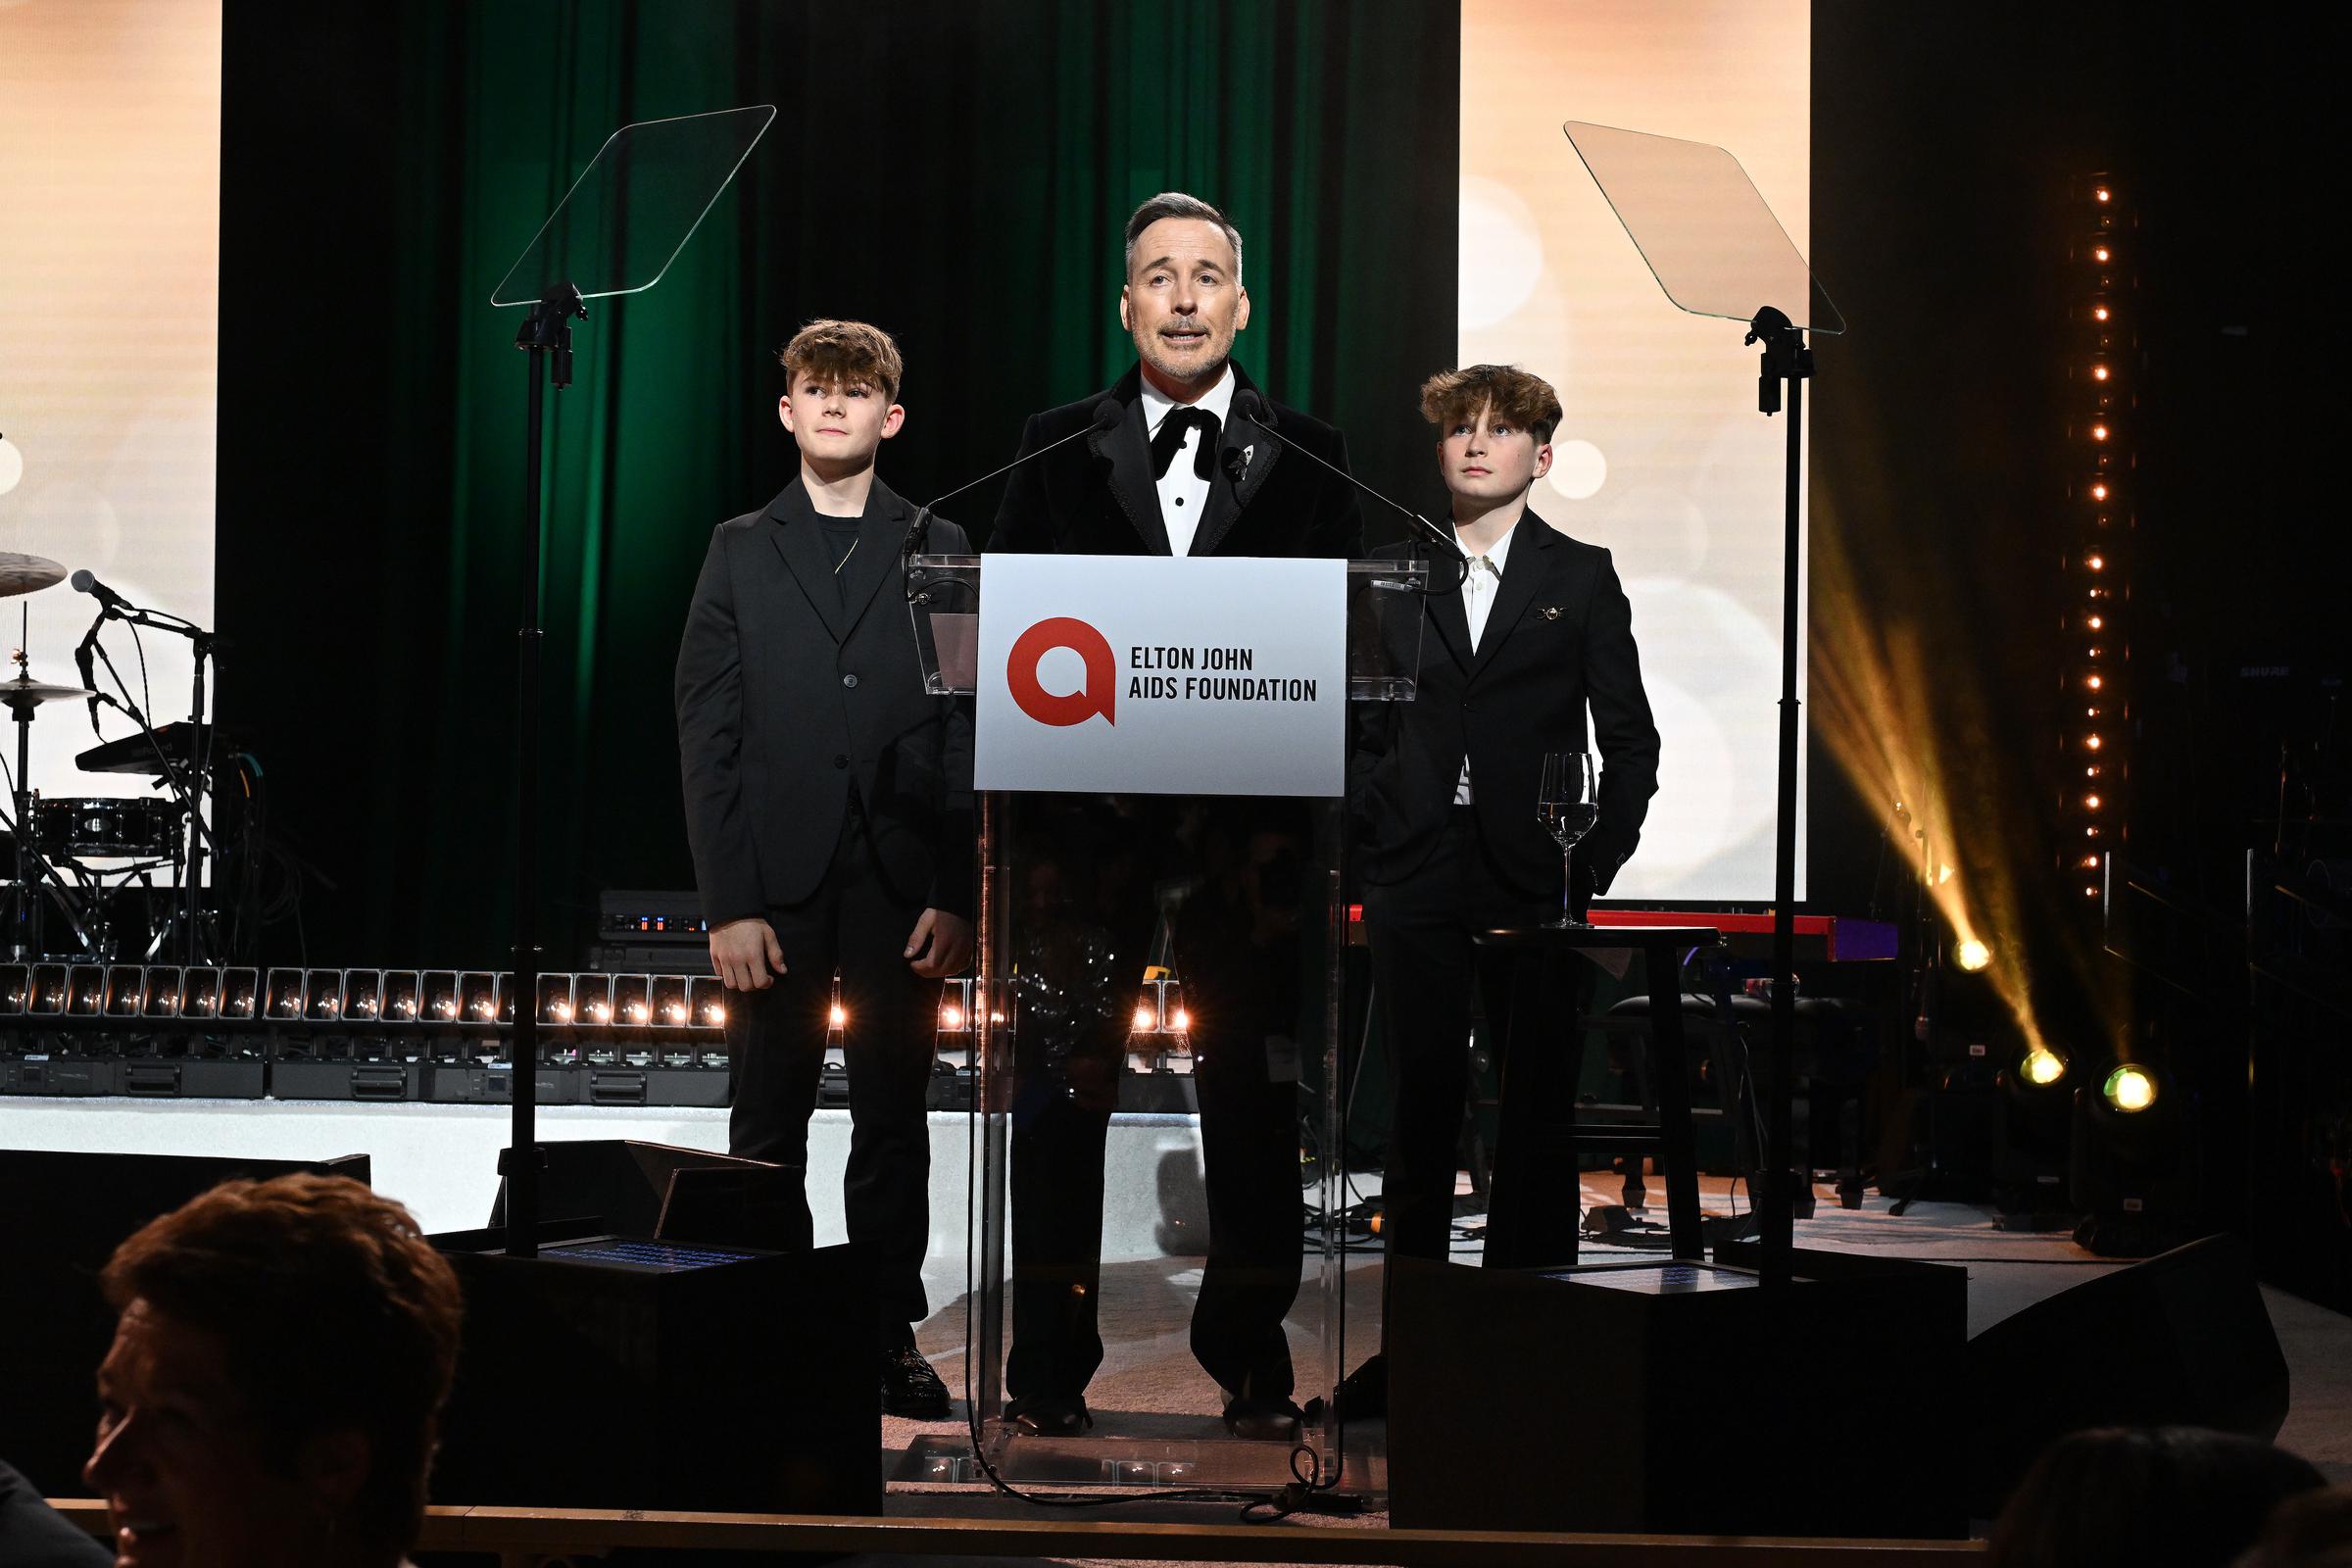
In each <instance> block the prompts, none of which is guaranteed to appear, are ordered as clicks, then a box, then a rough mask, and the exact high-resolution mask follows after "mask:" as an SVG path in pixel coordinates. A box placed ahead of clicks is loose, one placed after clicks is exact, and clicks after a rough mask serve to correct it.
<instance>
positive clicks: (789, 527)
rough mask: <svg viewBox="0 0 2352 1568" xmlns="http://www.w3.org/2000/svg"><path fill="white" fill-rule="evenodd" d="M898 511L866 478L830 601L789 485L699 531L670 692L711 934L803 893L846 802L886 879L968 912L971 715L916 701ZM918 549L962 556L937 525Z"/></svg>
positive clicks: (805, 513)
mask: <svg viewBox="0 0 2352 1568" xmlns="http://www.w3.org/2000/svg"><path fill="white" fill-rule="evenodd" d="M911 515H912V514H911V510H910V509H909V508H908V507H907V503H906V502H905V501H903V500H901V499H900V498H899V496H898V495H897V494H895V493H894V492H893V491H891V490H890V488H889V487H888V486H886V485H884V484H883V483H882V481H881V480H879V479H876V480H875V481H874V488H873V494H872V497H871V499H870V500H869V502H868V504H867V507H866V516H865V522H864V524H863V526H862V528H861V529H860V530H859V533H858V548H857V551H856V552H855V553H854V554H853V555H852V556H851V557H850V558H849V560H848V562H847V563H846V564H844V565H843V567H842V569H841V573H840V579H839V585H838V587H837V586H836V582H835V576H834V570H833V561H832V559H831V557H830V555H829V554H828V553H827V551H826V549H825V546H824V541H823V539H822V538H821V537H820V534H819V529H818V524H817V521H816V514H815V511H814V509H813V508H812V507H811V506H810V505H809V492H808V489H807V487H806V486H805V485H804V484H803V483H802V482H801V481H800V480H799V479H798V478H795V479H794V480H793V482H792V483H791V484H790V485H788V486H787V487H786V488H785V490H784V493H783V494H782V495H779V496H777V497H776V499H775V500H774V501H773V502H771V503H769V505H768V506H767V507H766V508H765V509H764V510H762V511H760V512H753V513H747V514H745V515H743V516H740V517H735V518H732V519H730V520H729V521H726V522H722V523H720V524H719V525H718V527H717V529H716V530H715V531H714V532H712V534H711V553H710V554H709V556H707V557H706V558H705V559H704V562H703V574H702V578H701V580H700V581H698V582H697V583H696V584H695V588H694V603H693V606H692V608H691V609H690V610H689V611H688V612H687V615H686V631H685V635H684V637H683V638H682V639H681V640H680V642H679V645H678V672H677V687H676V691H677V711H678V757H679V767H680V771H681V774H682V776H683V780H684V784H685V792H686V837H687V840H688V842H689V843H690V844H691V845H692V847H693V850H694V871H695V881H696V882H697V884H698V885H699V886H700V887H701V889H702V898H703V915H704V917H705V918H706V919H708V920H709V921H710V922H711V924H712V925H714V926H715V925H718V924H720V923H722V922H724V921H727V920H735V919H741V918H743V917H744V916H747V915H756V914H760V913H762V912H763V911H765V910H766V909H767V908H769V907H772V906H776V905H788V904H797V903H799V902H800V901H801V900H803V899H806V898H807V897H809V895H810V894H811V893H813V892H815V891H816V889H817V886H818V884H819V883H820V882H821V881H822V880H823V879H824V875H825V871H826V869H827V867H828V866H830V865H831V863H832V860H833V852H834V848H835V846H836V845H837V844H838V843H839V842H840V839H841V830H842V823H843V820H844V818H845V816H846V814H847V812H848V810H849V805H850V791H851V790H852V789H853V788H855V789H856V790H857V792H858V800H859V802H860V803H861V804H862V805H863V807H864V810H865V815H866V820H867V822H868V824H869V827H870V830H871V832H872V835H873V845H874V853H875V856H876V858H878V859H879V860H880V862H881V865H882V871H883V874H884V876H886V877H887V878H888V879H889V880H890V882H891V883H892V884H893V885H894V886H895V887H896V888H897V889H898V890H899V891H900V892H901V893H902V894H903V895H904V896H906V897H907V898H909V899H916V900H920V901H922V902H923V903H924V904H925V905H926V906H929V907H937V908H941V909H945V910H948V911H950V912H952V913H956V914H963V915H968V914H970V912H971V908H972V887H971V871H972V866H971V852H972V834H971V814H972V729H971V717H970V713H969V711H967V710H966V709H965V708H964V707H963V706H962V705H961V704H959V703H958V702H956V700H955V699H953V698H946V697H932V696H929V695H927V694H926V693H925V692H924V690H923V679H922V673H921V669H920V667H919V665H918V662H917V659H916V653H915V644H914V630H913V626H912V623H911V622H910V621H909V620H908V618H907V604H906V599H905V595H904V593H903V591H902V585H903V583H904V567H903V565H902V564H901V562H900V557H899V547H900V544H901V542H902V541H903V539H904V538H905V536H906V532H907V523H908V522H909V521H910V520H911ZM931 548H932V549H933V550H936V551H939V552H941V553H943V554H948V555H956V554H962V553H965V552H968V551H969V550H970V548H971V546H970V545H969V543H968V542H967V541H966V540H965V538H964V534H963V530H962V529H961V528H958V527H957V526H956V524H954V523H952V522H948V521H946V520H944V519H941V518H937V517H935V518H933V519H932V522H931ZM845 606H846V607H845Z"/></svg>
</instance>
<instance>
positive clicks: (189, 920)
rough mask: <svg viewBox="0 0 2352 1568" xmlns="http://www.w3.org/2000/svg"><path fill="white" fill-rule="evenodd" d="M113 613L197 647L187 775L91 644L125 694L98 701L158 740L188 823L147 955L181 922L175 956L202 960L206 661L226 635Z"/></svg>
mask: <svg viewBox="0 0 2352 1568" xmlns="http://www.w3.org/2000/svg"><path fill="white" fill-rule="evenodd" d="M109 617H110V618H112V619H115V620H120V621H122V622H123V623H124V624H125V625H131V626H145V627H148V628H149V629H151V630H154V631H161V632H169V633H171V634H172V635H173V636H175V637H185V638H187V639H188V642H189V644H190V646H191V647H192V648H193V649H194V651H195V662H196V676H195V692H194V695H193V698H192V700H191V704H190V708H189V711H188V735H189V744H188V765H187V771H186V773H185V774H184V775H183V774H182V773H181V771H180V768H179V765H178V764H177V763H176V762H174V761H173V760H172V757H171V755H170V754H169V753H168V752H167V751H166V749H165V747H164V744H163V741H162V740H161V738H160V737H158V736H157V734H156V732H155V726H154V725H153V724H151V723H150V722H148V719H147V715H146V714H145V713H143V712H141V711H139V710H138V707H137V705H135V704H133V703H131V702H129V701H128V700H127V699H128V697H129V695H130V688H129V687H128V686H126V685H124V684H123V677H122V674H121V673H120V672H119V671H117V670H116V668H115V662H114V660H113V659H111V658H109V657H108V655H107V652H106V645H105V644H104V643H94V644H92V647H93V649H94V651H95V652H96V653H97V655H98V660H99V662H101V663H103V664H105V665H106V668H107V673H108V674H110V675H113V676H114V678H115V684H116V685H117V686H118V687H121V688H122V691H123V698H122V699H117V698H114V697H110V696H108V695H107V694H105V693H104V692H101V693H99V694H98V701H100V702H102V703H104V704H106V706H107V707H109V708H112V709H114V710H115V711H117V712H120V713H122V714H123V716H124V717H125V718H128V719H129V720H130V721H131V722H132V723H134V724H136V725H138V727H139V732H140V733H141V734H143V735H145V736H146V737H147V740H148V743H149V744H150V745H152V746H154V748H155V757H156V760H157V762H159V763H160V764H161V765H162V767H163V779H164V784H165V787H166V788H168V789H170V790H171V791H172V797H173V799H174V800H176V801H177V802H178V804H179V809H180V816H181V818H182V820H183V821H184V822H185V824H186V826H185V829H184V832H185V834H186V837H185V839H184V840H183V841H182V843H183V848H182V849H181V851H180V852H179V854H177V855H176V856H175V857H174V858H173V860H172V875H173V877H174V879H175V880H176V881H177V884H178V885H177V886H176V887H175V888H174V890H173V893H174V897H173V900H172V904H173V908H172V913H171V914H170V915H169V916H168V917H167V918H166V919H165V921H164V923H163V929H162V931H161V932H157V933H154V934H153V935H151V937H150V940H149V943H148V955H149V956H153V955H154V954H155V953H157V952H159V951H161V950H162V949H163V948H164V946H165V945H166V944H165V939H166V937H167V935H169V934H170V933H172V930H173V928H175V927H176V928H177V935H176V937H175V938H174V939H172V941H171V943H170V946H171V948H172V957H173V959H174V960H175V961H177V962H180V963H184V964H201V963H203V962H204V961H205V953H206V946H207V945H206V942H205V935H206V927H207V926H208V925H209V924H210V923H211V920H212V910H210V909H209V908H207V907H205V902H204V860H205V850H206V848H207V845H208V844H209V842H210V840H211V838H212V828H211V826H210V824H208V823H207V822H206V821H205V819H204V802H205V787H206V785H207V783H208V782H209V781H210V775H211V772H212V760H213V758H212V750H213V748H212V726H211V725H209V724H208V723H207V722H206V721H205V707H204V666H205V664H206V662H208V661H211V660H215V659H217V658H218V657H219V651H220V650H221V648H223V647H225V646H226V640H225V639H223V638H221V637H219V636H217V635H215V634H214V633H212V632H208V631H205V630H203V629H202V628H201V627H199V626H197V625H196V623H195V622H193V621H190V620H184V619H182V618H181V617H179V616H177V615H172V614H168V613H164V612H162V611H154V610H138V609H132V608H127V607H126V608H123V609H117V610H113V611H111V612H109Z"/></svg>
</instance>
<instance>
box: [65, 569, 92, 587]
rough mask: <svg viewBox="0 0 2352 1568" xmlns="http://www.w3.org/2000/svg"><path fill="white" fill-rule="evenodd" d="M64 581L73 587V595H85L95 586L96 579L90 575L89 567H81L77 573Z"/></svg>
mask: <svg viewBox="0 0 2352 1568" xmlns="http://www.w3.org/2000/svg"><path fill="white" fill-rule="evenodd" d="M66 581H68V582H70V583H72V584H73V591H74V592H75V593H77V594H86V593H88V592H89V591H90V589H91V588H92V587H93V586H95V585H96V583H97V581H98V579H97V578H95V577H93V576H91V575H90V568H89V567H87V566H83V567H82V568H80V569H79V570H78V571H76V572H74V573H73V576H71V577H68V578H67V579H66Z"/></svg>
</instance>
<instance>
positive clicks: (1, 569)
mask: <svg viewBox="0 0 2352 1568" xmlns="http://www.w3.org/2000/svg"><path fill="white" fill-rule="evenodd" d="M65 580H66V568H65V567H63V566H61V565H59V564H57V563H56V562H54V561H51V560H50V559H49V558H48V557H47V556H27V555H25V554H22V553H21V552H18V551H15V550H0V597H6V596H7V595H9V594H29V593H37V592H39V591H40V590H41V589H43V588H49V587H54V586H55V585H56V584H58V583H61V582H64V581H65Z"/></svg>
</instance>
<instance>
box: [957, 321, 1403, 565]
mask: <svg viewBox="0 0 2352 1568" xmlns="http://www.w3.org/2000/svg"><path fill="white" fill-rule="evenodd" d="M1233 378H1234V383H1235V385H1234V391H1235V394H1236V396H1237V398H1238V396H1239V394H1240V393H1241V392H1242V391H1244V390H1249V391H1255V390H1256V387H1255V385H1254V384H1253V383H1252V382H1251V381H1250V377H1249V376H1247V375H1245V374H1244V373H1243V372H1242V368H1241V367H1240V366H1238V365H1236V366H1235V367H1234V368H1233ZM1260 395H1261V396H1262V395H1263V394H1260ZM1104 397H1110V398H1115V399H1117V400H1118V402H1119V403H1120V404H1121V405H1123V408H1124V412H1123V414H1122V416H1121V417H1120V419H1119V422H1118V423H1117V424H1116V425H1115V426H1113V427H1112V428H1111V429H1110V430H1108V431H1097V432H1095V433H1093V434H1091V435H1089V436H1088V437H1087V438H1086V439H1085V440H1083V441H1071V442H1070V443H1069V444H1068V445H1067V446H1064V447H1061V448H1058V449H1057V450H1055V451H1053V452H1049V453H1047V454H1046V455H1045V456H1043V457H1041V458H1039V459H1038V460H1037V461H1036V462H1035V463H1025V464H1023V465H1021V466H1019V467H1017V468H1015V469H1013V470H1012V475H1011V478H1010V479H1009V481H1008V482H1007V483H1006V484H1005V500H1004V504H1003V505H1001V506H1000V507H998V508H997V521H996V526H995V527H994V528H993V529H992V530H991V531H990V533H989V538H988V548H989V549H991V550H1002V551H1020V552H1029V553H1053V554H1058V555H1077V556H1164V555H1167V554H1168V553H1169V550H1168V530H1167V527H1166V525H1165V524H1164V523H1163V522H1162V521H1161V520H1160V515H1159V486H1158V484H1157V482H1156V481H1155V480H1154V478H1153V476H1152V449H1151V445H1150V440H1149V437H1148V436H1147V434H1146V432H1145V429H1144V404H1143V370H1142V368H1140V367H1138V368H1131V369H1129V370H1128V372H1127V373H1126V374H1125V375H1123V376H1121V377H1120V378H1119V384H1118V385H1116V386H1114V387H1112V388H1111V389H1110V390H1109V391H1108V392H1107V393H1098V394H1096V395H1095V396H1094V397H1091V398H1086V399H1084V400H1082V401H1080V402H1077V403H1067V404H1064V405H1062V406H1061V407H1060V408H1058V409H1048V410H1047V411H1046V412H1045V413H1043V414H1039V415H1033V416H1031V417H1030V419H1029V422H1028V424H1027V425H1026V426H1024V427H1023V428H1022V430H1021V454H1022V455H1023V456H1026V455H1028V454H1029V453H1032V452H1036V451H1038V450H1039V449H1040V448H1042V447H1046V446H1050V445H1052V444H1053V443H1054V442H1055V441H1059V440H1062V439H1064V438H1065V437H1067V436H1070V435H1073V434H1075V433H1076V432H1077V431H1080V430H1084V429H1085V428H1086V427H1087V426H1088V425H1089V424H1090V423H1092V422H1093V420H1094V417H1095V405H1096V404H1098V403H1100V402H1101V401H1102V400H1103V398H1104ZM1271 408H1272V413H1273V417H1274V421H1275V424H1276V426H1277V428H1279V429H1280V430H1281V432H1282V433H1283V434H1284V435H1285V436H1288V437H1289V438H1290V439H1291V440H1293V441H1295V442H1297V443H1298V444H1299V446H1300V447H1301V448H1302V449H1304V450H1305V451H1307V452H1311V453H1313V454H1314V455H1315V456H1316V457H1319V458H1321V459H1323V460H1324V462H1326V463H1329V464H1332V465H1334V466H1337V467H1340V468H1346V467H1347V466H1348V443H1347V441H1346V440H1345V439H1344V438H1343V437H1342V436H1341V434H1340V432H1339V431H1337V430H1335V429H1333V428H1332V427H1331V426H1330V425H1328V424H1325V423H1323V422H1322V421H1321V420H1320V419H1315V418H1311V417H1308V416H1306V415H1304V414H1300V413H1299V412H1298V411H1297V410H1296V409H1288V408H1285V407H1283V406H1282V405H1281V404H1279V403H1276V404H1272V405H1271ZM1217 447H1218V463H1217V467H1216V472H1215V473H1214V474H1213V475H1212V476H1211V477H1210V479H1209V482H1208V500H1207V501H1206V502H1205V503H1204V504H1203V505H1202V507H1201V522H1200V525H1199V526H1198V527H1197V528H1196V529H1195V530H1194V532H1193V547H1192V550H1191V552H1190V553H1191V554H1193V555H1196V556H1342V557H1347V556H1353V555H1354V554H1356V552H1357V551H1359V550H1360V549H1362V547H1363V540H1364V518H1363V513H1362V512H1361V510H1360V509H1359V508H1358V507H1357V505H1356V492H1355V487H1354V486H1352V485H1350V484H1348V483H1347V482H1346V481H1345V480H1342V479H1340V478H1338V477H1337V476H1335V475H1333V474H1332V473H1330V472H1329V471H1328V470H1326V469H1324V468H1322V467H1319V466H1316V465H1315V464H1313V463H1310V462H1308V461H1307V460H1306V459H1305V458H1303V457H1300V456H1299V454H1298V453H1296V452H1285V451H1284V450H1283V448H1282V443H1281V442H1279V441H1277V440H1275V439H1274V438H1273V437H1272V436H1270V435H1268V434H1266V433H1265V431H1264V430H1263V429H1261V428H1259V427H1258V426H1256V425H1255V424H1252V423H1251V422H1250V421H1249V420H1247V419H1244V418H1241V417H1238V416H1237V417H1234V418H1232V419H1229V420H1228V421H1227V422H1226V427H1225V428H1224V429H1223V430H1222V431H1221V432H1219V434H1218V437H1217Z"/></svg>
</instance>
